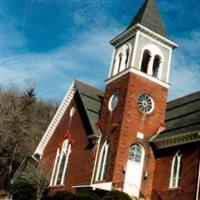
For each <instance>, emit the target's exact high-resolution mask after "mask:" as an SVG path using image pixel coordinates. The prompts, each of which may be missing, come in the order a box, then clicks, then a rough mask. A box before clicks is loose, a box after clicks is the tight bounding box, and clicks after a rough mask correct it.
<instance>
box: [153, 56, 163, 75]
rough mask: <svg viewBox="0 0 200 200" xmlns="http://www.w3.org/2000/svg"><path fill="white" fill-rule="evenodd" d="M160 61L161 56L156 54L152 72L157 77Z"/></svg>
mask: <svg viewBox="0 0 200 200" xmlns="http://www.w3.org/2000/svg"><path fill="white" fill-rule="evenodd" d="M160 62H161V59H160V56H158V55H156V56H155V57H154V61H153V73H152V76H153V77H155V78H158V73H159V67H160Z"/></svg>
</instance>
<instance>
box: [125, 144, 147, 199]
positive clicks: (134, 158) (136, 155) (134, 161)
mask: <svg viewBox="0 0 200 200" xmlns="http://www.w3.org/2000/svg"><path fill="white" fill-rule="evenodd" d="M143 163H144V148H143V146H142V145H140V144H134V145H132V146H131V147H130V150H129V157H128V161H127V165H126V174H125V180H124V189H123V191H124V192H126V193H127V194H129V196H131V197H139V195H140V185H141V179H142V172H143Z"/></svg>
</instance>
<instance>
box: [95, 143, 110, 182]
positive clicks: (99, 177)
mask: <svg viewBox="0 0 200 200" xmlns="http://www.w3.org/2000/svg"><path fill="white" fill-rule="evenodd" d="M104 150H105V154H104V157H103V152H104ZM108 150H109V143H108V142H107V141H105V142H104V144H103V146H102V148H101V152H100V155H99V162H98V167H97V173H96V178H95V181H102V180H103V179H104V174H105V167H106V162H107V158H108ZM102 162H103V163H102ZM101 165H102V166H103V167H102V170H101V171H100V169H101Z"/></svg>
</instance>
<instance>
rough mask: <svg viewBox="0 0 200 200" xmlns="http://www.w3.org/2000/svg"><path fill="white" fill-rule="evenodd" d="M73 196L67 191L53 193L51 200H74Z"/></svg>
mask: <svg viewBox="0 0 200 200" xmlns="http://www.w3.org/2000/svg"><path fill="white" fill-rule="evenodd" d="M74 196H75V195H74V194H73V193H71V192H68V191H65V190H63V191H57V192H55V193H54V194H53V195H52V197H51V200H69V199H70V200H71V199H73V198H74Z"/></svg>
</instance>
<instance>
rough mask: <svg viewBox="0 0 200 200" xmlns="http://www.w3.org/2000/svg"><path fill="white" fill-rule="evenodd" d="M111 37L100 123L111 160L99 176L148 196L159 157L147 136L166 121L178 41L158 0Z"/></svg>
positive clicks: (133, 193)
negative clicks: (168, 29) (167, 29)
mask: <svg viewBox="0 0 200 200" xmlns="http://www.w3.org/2000/svg"><path fill="white" fill-rule="evenodd" d="M110 43H111V45H112V46H113V47H114V51H113V58H112V61H111V66H110V71H109V76H108V79H107V80H106V90H105V96H104V103H103V107H102V113H101V117H100V120H99V123H98V126H99V129H100V131H101V132H102V139H101V144H100V146H103V145H104V144H105V142H106V145H107V151H106V156H107V162H106V163H107V164H106V166H105V165H104V167H105V169H106V170H105V173H104V174H103V175H102V177H101V179H100V180H98V178H97V179H96V182H98V181H100V182H102V181H103V182H105V183H112V189H118V190H122V191H124V192H126V193H128V194H129V195H130V196H132V197H139V198H142V197H143V198H144V197H145V198H146V199H150V197H151V191H152V182H153V171H154V165H155V163H154V161H155V160H154V155H153V152H152V149H151V147H150V145H149V140H150V139H151V137H152V136H153V135H155V134H156V133H158V132H159V130H160V129H162V128H163V127H164V119H165V110H166V101H167V93H168V89H169V73H170V64H171V55H172V50H173V49H174V48H176V47H177V45H176V44H175V43H174V42H172V41H170V40H169V39H168V38H167V36H166V33H165V30H164V26H163V23H162V20H161V17H160V13H159V10H158V7H157V5H156V2H155V0H146V1H145V2H144V4H143V6H142V7H141V8H140V10H139V11H138V13H137V14H136V16H135V17H134V18H133V20H132V21H131V23H130V24H129V26H128V28H127V29H126V30H125V31H123V32H122V33H120V34H119V35H118V36H116V37H115V38H114V39H112V40H111V42H110ZM108 146H109V148H108ZM108 149H109V151H108ZM99 159H100V158H99ZM96 173H97V172H96ZM97 177H98V176H97Z"/></svg>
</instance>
